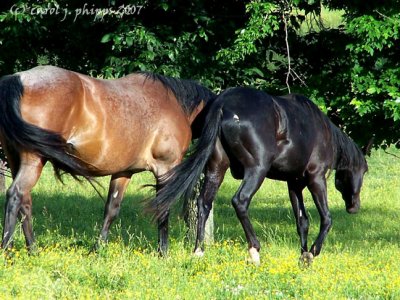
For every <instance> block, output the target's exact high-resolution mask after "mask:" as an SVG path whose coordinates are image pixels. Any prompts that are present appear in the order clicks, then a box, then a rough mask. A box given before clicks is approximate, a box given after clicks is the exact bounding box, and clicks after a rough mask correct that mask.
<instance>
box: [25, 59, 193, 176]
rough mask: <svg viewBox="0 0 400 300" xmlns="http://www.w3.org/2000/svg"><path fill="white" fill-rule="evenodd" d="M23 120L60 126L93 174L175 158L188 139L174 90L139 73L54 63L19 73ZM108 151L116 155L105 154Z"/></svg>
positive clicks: (155, 165) (160, 167)
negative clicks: (99, 75) (105, 76)
mask: <svg viewBox="0 0 400 300" xmlns="http://www.w3.org/2000/svg"><path fill="white" fill-rule="evenodd" d="M20 76H21V80H22V83H23V85H24V95H23V97H22V99H21V113H22V117H23V119H24V120H25V121H27V122H29V123H31V124H34V125H37V126H38V127H41V128H44V129H48V130H51V131H54V132H59V133H61V134H62V136H63V137H64V138H65V139H66V140H67V142H68V143H70V144H71V148H72V149H73V153H74V155H76V156H78V157H79V158H80V159H81V160H83V161H84V162H86V163H88V164H90V165H93V166H94V167H95V169H97V170H98V171H97V173H96V174H94V175H110V174H115V173H117V172H121V171H143V170H150V171H153V172H154V173H155V174H156V175H158V174H160V173H164V172H165V171H166V169H168V166H170V165H174V164H176V163H177V162H178V161H180V159H181V158H182V155H183V154H184V152H185V151H186V149H187V147H188V145H189V143H190V139H191V131H190V121H191V120H192V119H193V116H187V115H185V113H184V111H183V109H182V107H181V105H180V104H179V103H178V102H177V100H176V98H175V96H174V94H173V93H172V92H171V91H170V90H169V89H167V88H166V87H164V86H163V84H162V83H161V82H159V81H154V80H151V79H148V78H146V76H145V75H144V74H132V75H129V76H126V77H124V78H121V79H118V80H100V79H95V78H91V77H88V76H85V75H81V74H78V73H75V72H71V71H66V70H63V69H59V68H56V67H38V68H35V69H32V70H29V71H25V72H22V73H20ZM110 157H113V158H117V159H110Z"/></svg>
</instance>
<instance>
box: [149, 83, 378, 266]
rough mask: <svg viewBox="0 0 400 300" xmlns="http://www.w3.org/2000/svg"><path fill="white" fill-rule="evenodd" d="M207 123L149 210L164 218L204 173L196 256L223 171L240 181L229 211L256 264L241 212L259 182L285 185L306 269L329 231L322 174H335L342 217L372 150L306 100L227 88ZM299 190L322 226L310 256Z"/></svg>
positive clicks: (356, 203)
mask: <svg viewBox="0 0 400 300" xmlns="http://www.w3.org/2000/svg"><path fill="white" fill-rule="evenodd" d="M206 124H207V125H206V127H205V128H204V130H203V132H202V135H201V137H200V139H199V140H198V143H197V145H196V148H195V150H194V152H193V154H191V155H190V156H189V157H188V158H187V159H186V160H185V161H184V162H183V163H181V164H180V165H178V166H176V167H175V168H173V169H172V170H171V171H169V172H168V173H166V174H165V176H164V177H163V178H162V180H161V181H160V184H161V186H160V187H159V188H160V190H159V192H158V194H157V197H156V198H155V199H154V200H153V201H152V202H151V203H150V205H149V206H150V209H151V210H152V212H153V213H155V215H156V216H157V217H158V218H163V217H164V216H166V215H167V213H168V210H169V208H170V206H171V204H172V202H171V200H172V199H177V198H179V197H182V196H184V197H185V198H189V197H190V195H191V193H192V190H193V187H194V185H195V184H196V182H197V181H198V179H199V176H200V174H201V172H202V171H203V170H204V169H205V174H206V177H205V181H204V184H203V187H202V192H201V194H200V197H199V198H198V232H197V239H196V247H195V253H197V254H202V253H203V239H204V224H205V222H206V220H207V218H208V215H209V212H210V209H211V207H212V202H213V200H214V197H215V194H216V192H217V190H218V188H219V185H220V184H221V182H222V180H223V178H224V174H225V172H226V170H227V168H228V167H229V165H230V168H231V172H232V175H233V177H234V178H236V179H243V181H242V183H241V185H240V187H239V189H238V190H237V192H236V194H235V195H234V197H233V198H232V204H233V207H234V208H235V210H236V214H237V216H238V218H239V220H240V222H241V224H242V226H243V229H244V232H245V234H246V238H247V241H248V244H249V253H250V257H251V259H252V261H253V262H254V263H255V264H259V250H260V243H259V241H258V240H257V237H256V234H255V232H254V229H253V226H252V225H251V223H250V220H249V218H248V214H247V211H248V207H249V204H250V201H251V199H252V197H253V195H254V194H255V193H256V191H257V190H258V189H259V188H260V186H261V184H262V182H263V180H264V178H265V177H268V178H272V179H276V180H283V181H286V182H287V185H288V190H289V197H290V201H291V203H292V207H293V212H294V215H295V218H296V225H297V231H298V234H299V236H300V241H301V259H302V261H303V262H305V263H309V262H311V261H312V258H313V257H314V256H317V255H318V254H319V253H320V251H321V248H322V244H323V242H324V240H325V237H326V235H327V233H328V231H329V229H330V228H331V224H332V221H331V215H330V213H329V209H328V202H327V189H326V174H327V172H328V170H330V169H331V170H332V169H334V170H336V175H335V186H336V188H337V189H338V190H339V191H340V192H341V194H342V197H343V199H344V201H345V204H346V209H347V212H348V213H356V212H357V211H358V209H359V207H360V189H361V185H362V182H363V177H364V174H365V172H366V171H367V170H368V165H367V162H366V160H365V157H364V155H365V153H366V152H367V151H369V148H370V147H371V144H372V143H370V144H369V145H368V146H367V147H366V148H365V150H364V152H363V151H361V150H360V149H359V148H358V147H357V146H356V144H355V143H354V142H353V141H352V140H351V139H350V138H349V137H347V136H346V135H345V134H344V133H343V132H342V131H341V130H340V129H339V128H338V127H336V126H335V125H334V124H333V123H332V122H331V121H330V120H329V119H328V117H327V116H326V115H324V114H323V113H322V112H321V111H320V110H319V109H318V107H317V106H316V105H315V104H314V103H313V102H311V101H310V100H309V99H307V98H306V97H303V96H299V95H288V96H282V97H273V96H270V95H268V94H266V93H264V92H262V91H258V90H255V89H251V88H242V87H238V88H231V89H228V90H226V91H225V92H224V93H222V94H221V95H220V96H219V97H218V98H217V99H216V100H215V102H214V103H213V104H212V105H211V107H210V108H209V110H208V112H207V119H206ZM305 187H307V188H308V189H309V191H310V192H311V195H312V198H313V200H314V203H315V205H316V207H317V209H318V212H319V215H320V220H321V222H320V231H319V234H318V237H317V239H316V241H315V242H314V244H313V245H312V246H311V248H310V249H309V248H308V246H307V235H308V227H309V222H308V218H307V214H306V210H305V207H304V203H303V196H302V191H303V189H304V188H305Z"/></svg>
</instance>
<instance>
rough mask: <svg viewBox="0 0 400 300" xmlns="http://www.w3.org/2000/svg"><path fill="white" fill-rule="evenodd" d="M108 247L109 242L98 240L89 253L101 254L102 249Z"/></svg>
mask: <svg viewBox="0 0 400 300" xmlns="http://www.w3.org/2000/svg"><path fill="white" fill-rule="evenodd" d="M106 245H107V241H105V240H103V239H98V240H97V241H96V243H94V245H93V247H92V249H90V251H89V253H99V252H100V251H101V250H102V249H104V248H105V247H106Z"/></svg>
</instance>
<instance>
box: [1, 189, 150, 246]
mask: <svg viewBox="0 0 400 300" xmlns="http://www.w3.org/2000/svg"><path fill="white" fill-rule="evenodd" d="M32 198H33V219H34V234H35V238H36V240H37V243H38V244H39V245H41V246H44V247H45V246H49V245H46V244H45V243H46V242H47V241H43V240H44V238H43V237H44V236H46V235H47V236H48V235H49V233H54V235H55V236H57V235H59V236H61V237H66V238H72V239H73V240H75V241H76V243H77V245H78V246H84V247H89V248H90V247H92V246H93V244H94V242H95V241H96V239H97V237H98V236H99V233H100V229H101V227H102V224H103V211H104V205H105V203H104V202H103V201H102V200H101V199H100V198H99V197H98V196H97V195H95V194H94V195H93V196H92V197H85V196H83V195H80V194H78V193H77V194H68V195H67V194H65V193H64V194H63V193H60V194H58V195H57V196H55V195H54V194H52V195H46V194H44V193H33V194H32ZM142 199H143V195H141V194H137V195H127V196H126V197H125V198H124V201H123V202H122V205H121V211H120V214H119V217H118V218H117V219H116V220H115V221H114V223H113V225H112V226H111V229H110V235H109V240H110V241H113V240H119V239H122V240H123V242H124V243H126V244H128V243H130V242H132V237H135V238H138V237H141V238H142V239H145V240H147V241H154V244H155V243H156V241H157V235H156V224H154V223H153V222H152V221H151V218H150V216H148V215H146V214H144V213H143V209H142V204H141V200H142ZM4 202H5V196H4V195H0V207H4ZM3 218H4V215H3V214H2V215H1V216H0V220H1V224H3ZM137 242H138V241H137ZM138 244H140V242H138Z"/></svg>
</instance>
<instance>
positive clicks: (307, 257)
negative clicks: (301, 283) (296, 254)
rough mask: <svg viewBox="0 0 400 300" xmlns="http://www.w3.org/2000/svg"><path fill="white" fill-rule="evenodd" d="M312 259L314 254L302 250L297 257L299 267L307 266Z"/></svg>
mask: <svg viewBox="0 0 400 300" xmlns="http://www.w3.org/2000/svg"><path fill="white" fill-rule="evenodd" d="M313 260H314V255H313V254H312V253H311V252H303V253H302V254H301V256H300V259H299V266H300V268H308V267H310V266H311V264H312V262H313Z"/></svg>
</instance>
